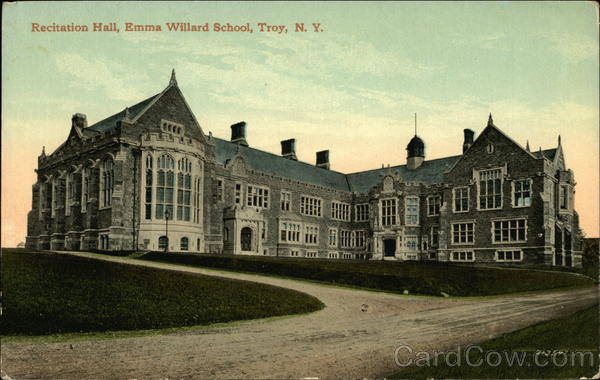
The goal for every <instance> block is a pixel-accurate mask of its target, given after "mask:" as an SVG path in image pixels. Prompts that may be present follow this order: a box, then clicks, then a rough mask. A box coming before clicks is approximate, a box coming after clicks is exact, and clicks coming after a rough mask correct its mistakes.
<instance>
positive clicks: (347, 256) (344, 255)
mask: <svg viewBox="0 0 600 380" xmlns="http://www.w3.org/2000/svg"><path fill="white" fill-rule="evenodd" d="M342 258H343V259H345V260H351V259H352V254H351V253H343V254H342Z"/></svg>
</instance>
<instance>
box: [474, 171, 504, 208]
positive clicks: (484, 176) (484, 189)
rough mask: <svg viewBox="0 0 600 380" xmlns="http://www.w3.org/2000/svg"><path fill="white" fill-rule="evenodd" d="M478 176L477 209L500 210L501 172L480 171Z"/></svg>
mask: <svg viewBox="0 0 600 380" xmlns="http://www.w3.org/2000/svg"><path fill="white" fill-rule="evenodd" d="M478 174H479V182H478V185H477V186H478V188H479V209H480V210H491V209H499V208H502V170H501V169H491V170H482V171H480V172H479V173H478Z"/></svg>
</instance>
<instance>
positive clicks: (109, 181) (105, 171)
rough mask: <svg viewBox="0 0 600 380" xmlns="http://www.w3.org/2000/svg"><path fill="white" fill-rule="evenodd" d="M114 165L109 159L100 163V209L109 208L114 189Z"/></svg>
mask: <svg viewBox="0 0 600 380" xmlns="http://www.w3.org/2000/svg"><path fill="white" fill-rule="evenodd" d="M114 180H115V173H114V164H113V160H112V158H110V157H107V158H106V159H105V160H104V161H103V162H102V176H101V181H100V202H101V203H100V207H110V206H111V204H112V193H113V189H114Z"/></svg>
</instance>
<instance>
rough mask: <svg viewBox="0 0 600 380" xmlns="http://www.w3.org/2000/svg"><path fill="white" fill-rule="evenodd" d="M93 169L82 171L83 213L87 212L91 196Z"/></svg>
mask: <svg viewBox="0 0 600 380" xmlns="http://www.w3.org/2000/svg"><path fill="white" fill-rule="evenodd" d="M91 171H92V169H91V168H82V169H81V212H86V211H87V203H88V200H89V196H90V181H91Z"/></svg>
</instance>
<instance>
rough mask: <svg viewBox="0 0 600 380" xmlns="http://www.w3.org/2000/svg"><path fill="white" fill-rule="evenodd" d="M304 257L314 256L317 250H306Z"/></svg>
mask: <svg viewBox="0 0 600 380" xmlns="http://www.w3.org/2000/svg"><path fill="white" fill-rule="evenodd" d="M306 257H312V258H316V257H317V252H316V251H306Z"/></svg>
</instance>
